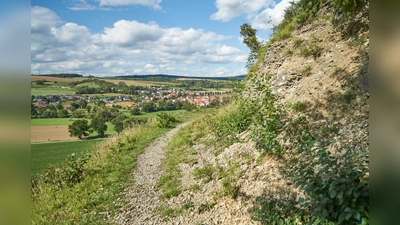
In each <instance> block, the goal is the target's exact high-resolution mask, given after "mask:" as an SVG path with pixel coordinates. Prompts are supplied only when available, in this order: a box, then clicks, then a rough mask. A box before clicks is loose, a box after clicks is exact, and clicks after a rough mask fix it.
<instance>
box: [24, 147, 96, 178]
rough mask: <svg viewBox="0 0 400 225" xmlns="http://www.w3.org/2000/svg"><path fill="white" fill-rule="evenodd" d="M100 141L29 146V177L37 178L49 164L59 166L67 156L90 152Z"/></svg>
mask: <svg viewBox="0 0 400 225" xmlns="http://www.w3.org/2000/svg"><path fill="white" fill-rule="evenodd" d="M100 142H101V140H85V141H68V142H56V143H42V144H31V175H32V176H33V177H37V176H38V174H40V173H41V172H42V171H43V170H44V169H45V168H46V167H48V166H49V165H50V164H51V165H54V166H59V165H60V164H61V163H62V162H64V161H65V159H66V158H67V156H68V155H70V154H72V153H75V155H77V156H82V155H84V154H85V153H87V152H92V151H93V150H94V149H95V146H96V145H97V144H98V143H100Z"/></svg>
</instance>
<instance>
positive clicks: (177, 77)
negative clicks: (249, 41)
mask: <svg viewBox="0 0 400 225" xmlns="http://www.w3.org/2000/svg"><path fill="white" fill-rule="evenodd" d="M108 78H113V79H148V78H162V79H179V78H187V79H209V80H243V79H244V78H246V75H238V76H231V77H196V76H179V75H167V74H145V75H127V76H114V77H108Z"/></svg>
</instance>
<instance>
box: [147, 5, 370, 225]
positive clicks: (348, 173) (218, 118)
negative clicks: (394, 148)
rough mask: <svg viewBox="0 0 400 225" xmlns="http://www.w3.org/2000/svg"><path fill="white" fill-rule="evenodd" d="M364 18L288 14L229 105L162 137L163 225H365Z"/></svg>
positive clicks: (301, 8)
mask: <svg viewBox="0 0 400 225" xmlns="http://www.w3.org/2000/svg"><path fill="white" fill-rule="evenodd" d="M307 2H312V3H313V4H314V3H315V5H313V4H311V5H310V4H305V3H307ZM348 2H350V3H351V2H356V3H357V4H359V5H357V6H356V7H355V6H354V7H355V8H354V7H353V9H356V10H354V13H353V15H351V16H349V15H350V14H349V13H348V11H347V12H346V11H341V10H340V9H343V10H344V9H346V10H348V9H349V8H346V7H345V6H348V5H346V3H348ZM341 3H343V5H341ZM340 6H343V7H342V8H340ZM368 7H369V5H368V3H367V2H365V1H363V0H357V1H342V0H334V1H329V0H328V1H323V0H322V1H319V0H312V1H311V0H310V1H305V0H300V1H299V2H298V3H297V5H295V7H294V8H292V9H291V10H293V12H294V13H293V15H295V16H293V17H292V20H289V21H284V22H283V25H282V26H278V27H277V30H276V33H275V35H274V37H273V38H272V39H271V41H269V42H268V43H266V44H265V46H264V47H262V48H261V49H260V51H259V52H258V60H257V62H256V63H255V64H254V65H253V66H252V67H250V68H249V73H248V75H247V79H246V82H245V86H244V87H243V90H242V92H240V94H239V95H240V96H238V98H237V101H236V103H235V104H232V105H231V106H228V107H225V108H222V109H221V110H219V111H212V112H211V113H208V114H206V115H204V116H203V117H202V118H198V119H196V120H195V121H194V122H192V123H190V124H189V125H188V126H186V127H185V128H184V129H181V130H180V131H179V132H178V133H177V135H175V136H174V137H173V138H172V141H171V143H170V144H169V145H168V147H167V153H166V160H165V161H164V162H163V168H164V173H163V174H162V175H161V178H160V181H159V182H158V185H157V186H158V187H159V188H160V189H161V194H160V196H159V197H160V198H162V199H163V201H162V203H161V205H160V206H159V207H158V213H159V214H160V215H161V216H162V217H163V220H164V221H163V222H162V224H274V223H276V224H309V223H316V224H332V223H333V224H354V223H360V224H361V223H363V224H367V223H368V217H369V216H368V211H369V206H368V198H369V194H368V190H369V185H368V178H369V168H368V158H369V149H368V144H369V141H368V129H369V123H368V118H369V104H368V98H369V82H368V74H369V71H368V65H369V56H368V51H369V28H368V22H369V21H368ZM351 8H352V7H350V9H351ZM296 10H297V11H296ZM304 15H305V16H304ZM285 18H286V16H285ZM288 18H291V17H288ZM299 18H300V19H299ZM301 18H302V19H301ZM293 21H294V22H293ZM299 21H301V22H299ZM285 23H286V25H285ZM288 27H290V28H288ZM288 30H289V31H290V32H287V31H288ZM152 222H154V221H151V220H150V221H148V224H152Z"/></svg>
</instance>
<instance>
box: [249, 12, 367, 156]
mask: <svg viewBox="0 0 400 225" xmlns="http://www.w3.org/2000/svg"><path fill="white" fill-rule="evenodd" d="M367 12H368V5H367V7H366V8H365V10H364V11H363V12H361V13H360V15H355V19H354V22H352V23H347V24H341V25H338V24H335V23H332V19H331V15H330V14H329V13H327V11H326V9H321V10H320V13H319V14H318V15H317V16H318V17H317V19H315V20H313V21H312V22H309V23H306V24H304V25H302V27H300V28H298V29H296V30H295V31H294V32H293V33H292V36H291V38H288V39H285V40H280V41H276V42H274V43H273V44H271V45H270V46H269V47H268V50H267V52H266V54H265V58H264V62H263V63H262V64H261V66H260V67H259V68H258V71H257V77H258V79H259V80H262V81H263V82H266V83H268V85H269V86H270V87H271V88H272V90H273V93H274V94H276V97H277V100H278V101H277V104H280V105H282V106H287V105H288V104H294V103H301V104H304V110H301V114H302V115H304V116H306V118H307V120H308V121H309V122H310V124H311V129H312V131H313V132H314V133H315V134H316V136H319V137H321V136H325V137H326V139H329V140H332V139H333V140H336V141H335V142H334V143H333V144H332V146H331V147H332V148H335V149H340V148H346V147H347V148H349V149H351V150H353V151H357V152H359V151H363V152H368V143H369V142H368V127H369V123H368V118H369V104H368V98H369V81H368V74H369V71H368V65H369V55H368V52H369V29H368V17H367V16H366V15H365V13H367ZM322 13H324V14H323V15H322ZM338 23H339V22H338ZM357 28H358V29H357ZM349 29H353V30H354V31H353V33H350V34H349ZM289 111H290V110H289ZM292 111H293V110H292ZM293 114H294V113H290V112H289V113H288V114H287V115H286V116H287V117H291V116H293ZM329 127H331V128H332V127H335V129H338V130H337V131H335V132H326V130H327V129H324V128H329Z"/></svg>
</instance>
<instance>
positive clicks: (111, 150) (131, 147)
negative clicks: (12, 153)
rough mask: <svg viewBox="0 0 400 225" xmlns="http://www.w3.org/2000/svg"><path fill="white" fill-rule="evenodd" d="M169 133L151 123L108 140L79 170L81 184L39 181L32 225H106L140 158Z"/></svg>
mask: <svg viewBox="0 0 400 225" xmlns="http://www.w3.org/2000/svg"><path fill="white" fill-rule="evenodd" d="M167 131H168V129H160V128H157V127H156V126H155V124H148V125H145V126H141V127H136V128H134V129H131V130H127V131H125V132H124V133H123V134H120V135H118V136H115V137H113V138H109V139H107V140H105V141H104V142H103V143H102V144H100V145H99V146H98V147H97V148H96V149H95V150H94V151H93V152H92V154H91V157H90V159H89V160H88V161H87V163H86V164H85V165H84V166H83V167H82V171H78V172H79V173H78V174H77V175H79V177H80V178H81V179H80V180H79V181H78V182H75V183H71V184H69V185H64V183H63V182H57V181H50V182H45V180H46V179H44V178H45V177H43V179H39V180H36V181H35V182H34V183H33V184H32V185H33V186H32V191H31V223H32V224H77V223H79V224H104V223H105V219H106V218H105V214H104V212H108V213H110V216H113V215H115V214H116V213H117V211H118V208H119V206H117V205H116V202H117V199H123V194H122V193H123V190H124V186H125V185H127V184H126V182H127V180H128V181H129V179H128V175H129V173H130V172H131V171H132V170H133V169H134V168H135V167H136V160H137V156H138V155H139V154H141V153H142V152H143V150H144V148H145V147H146V146H148V145H149V144H150V143H151V142H152V141H153V140H154V139H155V138H157V137H159V136H161V135H162V134H164V133H166V132H167ZM118 146H119V147H118ZM70 169H73V167H72V168H71V166H68V165H65V166H64V167H62V168H60V169H58V171H59V172H56V171H54V172H53V173H55V174H57V173H60V174H63V173H66V174H68V173H69V171H70ZM56 179H58V178H57V177H56ZM47 180H49V179H47ZM129 182H133V181H129ZM129 182H128V183H129ZM121 201H123V200H121Z"/></svg>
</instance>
